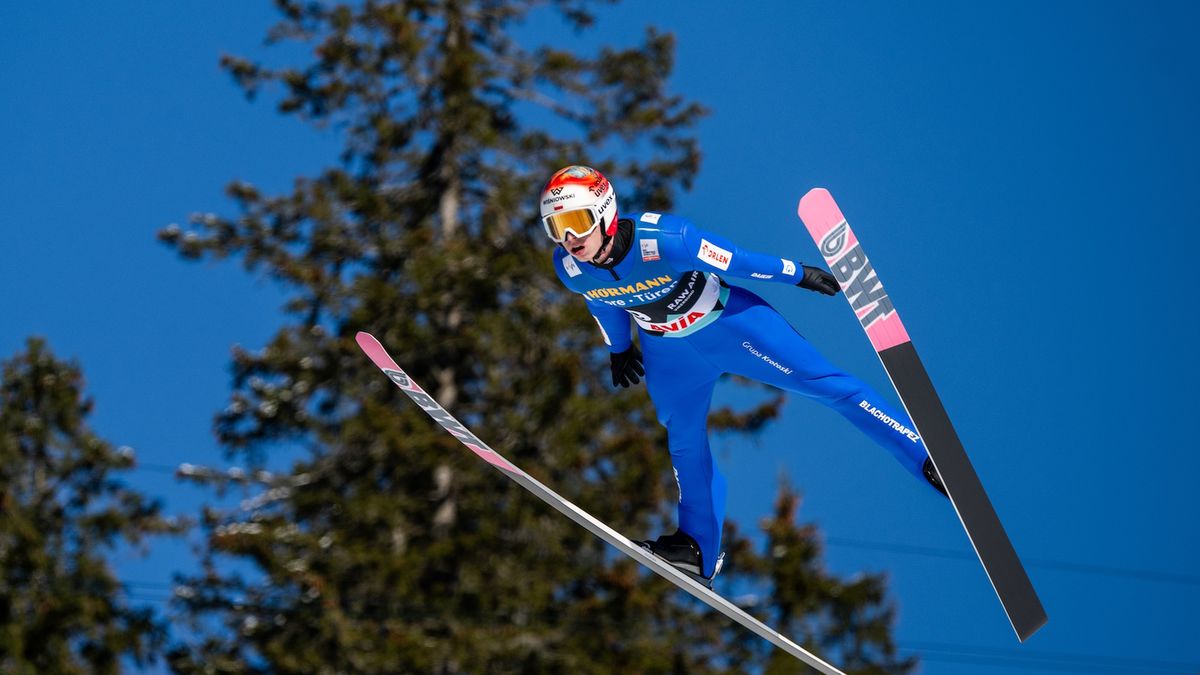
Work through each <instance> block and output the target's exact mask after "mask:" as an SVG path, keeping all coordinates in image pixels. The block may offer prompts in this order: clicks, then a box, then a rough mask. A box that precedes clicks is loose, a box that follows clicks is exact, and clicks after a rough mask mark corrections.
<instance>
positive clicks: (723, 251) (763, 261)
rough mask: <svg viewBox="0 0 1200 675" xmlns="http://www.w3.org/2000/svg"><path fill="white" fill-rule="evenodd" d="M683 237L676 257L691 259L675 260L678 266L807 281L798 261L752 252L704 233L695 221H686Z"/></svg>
mask: <svg viewBox="0 0 1200 675" xmlns="http://www.w3.org/2000/svg"><path fill="white" fill-rule="evenodd" d="M680 234H681V235H682V236H681V243H682V244H683V246H682V247H681V250H680V249H676V251H675V254H676V255H677V256H678V255H681V254H682V255H683V256H686V257H687V260H672V262H673V263H675V264H679V265H683V264H686V265H687V267H690V268H693V269H699V270H705V271H711V272H716V273H717V274H720V275H721V276H729V277H738V278H741V279H762V280H764V281H776V282H783V283H788V284H795V283H796V282H798V281H800V279H801V278H803V275H804V271H803V269H801V266H800V263H798V262H796V261H795V260H791V259H788V258H780V257H779V256H774V255H768V254H766V253H758V252H755V251H748V250H746V249H744V248H741V247H740V246H738V245H737V244H735V243H733V242H732V241H730V240H729V239H727V238H725V237H723V236H721V235H719V234H713V233H712V232H706V231H704V230H701V229H700V228H698V227H696V226H695V225H694V224H692V222H691V221H687V220H684V221H683V223H682V226H681V228H680Z"/></svg>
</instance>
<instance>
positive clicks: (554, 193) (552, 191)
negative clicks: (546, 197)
mask: <svg viewBox="0 0 1200 675" xmlns="http://www.w3.org/2000/svg"><path fill="white" fill-rule="evenodd" d="M562 191H563V189H562V188H560V187H556V188H550V194H552V195H554V196H555V197H557V196H558V195H559V193H560V192H562Z"/></svg>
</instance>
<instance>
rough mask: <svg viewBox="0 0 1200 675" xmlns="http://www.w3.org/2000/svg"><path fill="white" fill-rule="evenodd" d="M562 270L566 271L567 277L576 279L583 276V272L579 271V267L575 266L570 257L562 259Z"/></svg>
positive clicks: (573, 260)
mask: <svg viewBox="0 0 1200 675" xmlns="http://www.w3.org/2000/svg"><path fill="white" fill-rule="evenodd" d="M563 269H565V270H566V271H567V276H569V277H577V276H579V275H580V274H583V270H581V269H579V265H577V264H575V259H574V258H572V257H571V256H570V255H568V256H567V257H565V258H563Z"/></svg>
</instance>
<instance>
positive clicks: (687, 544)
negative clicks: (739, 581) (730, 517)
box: [635, 530, 725, 588]
mask: <svg viewBox="0 0 1200 675" xmlns="http://www.w3.org/2000/svg"><path fill="white" fill-rule="evenodd" d="M635 543H637V544H640V545H641V546H642V548H645V549H646V550H648V551H650V552H651V553H653V554H654V555H656V556H658V557H659V558H662V559H663V560H665V561H667V562H668V563H670V564H671V566H672V567H674V568H675V569H677V570H679V571H680V572H683V573H684V574H686V575H688V576H689V577H691V578H693V579H695V580H696V581H698V582H699V583H700V584H701V585H702V586H704V587H705V588H712V583H713V577H716V576H717V574H719V573H720V572H721V566H722V565H723V564H724V563H725V553H724V552H722V553H721V554H719V555H718V556H717V567H716V569H714V570H713V575H712V576H711V577H706V576H703V571H704V560H703V557H702V556H701V555H700V545H699V544H697V543H696V540H695V539H692V537H691V535H689V534H688V533H686V532H684V531H683V530H675V532H674V533H672V534H664V535H661V536H659V538H658V539H653V540H646V541H639V542H635Z"/></svg>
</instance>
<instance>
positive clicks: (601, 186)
mask: <svg viewBox="0 0 1200 675" xmlns="http://www.w3.org/2000/svg"><path fill="white" fill-rule="evenodd" d="M540 201H541V207H542V227H544V228H546V236H547V237H550V239H551V240H553V241H555V242H557V243H560V244H561V243H562V242H563V240H564V239H566V238H567V233H568V232H570V233H572V234H574V235H575V236H576V237H580V238H582V237H586V236H587V235H589V234H591V232H592V230H594V229H596V228H597V227H600V228H601V229H602V231H603V232H604V239H605V241H606V242H607V241H608V239H609V238H610V237H612V236H613V235H614V234H616V233H617V193H616V190H614V189H613V186H612V183H610V182H609V181H608V179H607V178H605V177H604V174H602V173H600V172H599V171H597V170H595V169H593V168H591V167H587V166H568V167H566V168H563V169H559V170H558V171H555V172H554V175H553V176H551V177H550V181H549V182H548V183H546V187H545V188H544V189H543V190H542V197H541V200H540Z"/></svg>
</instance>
